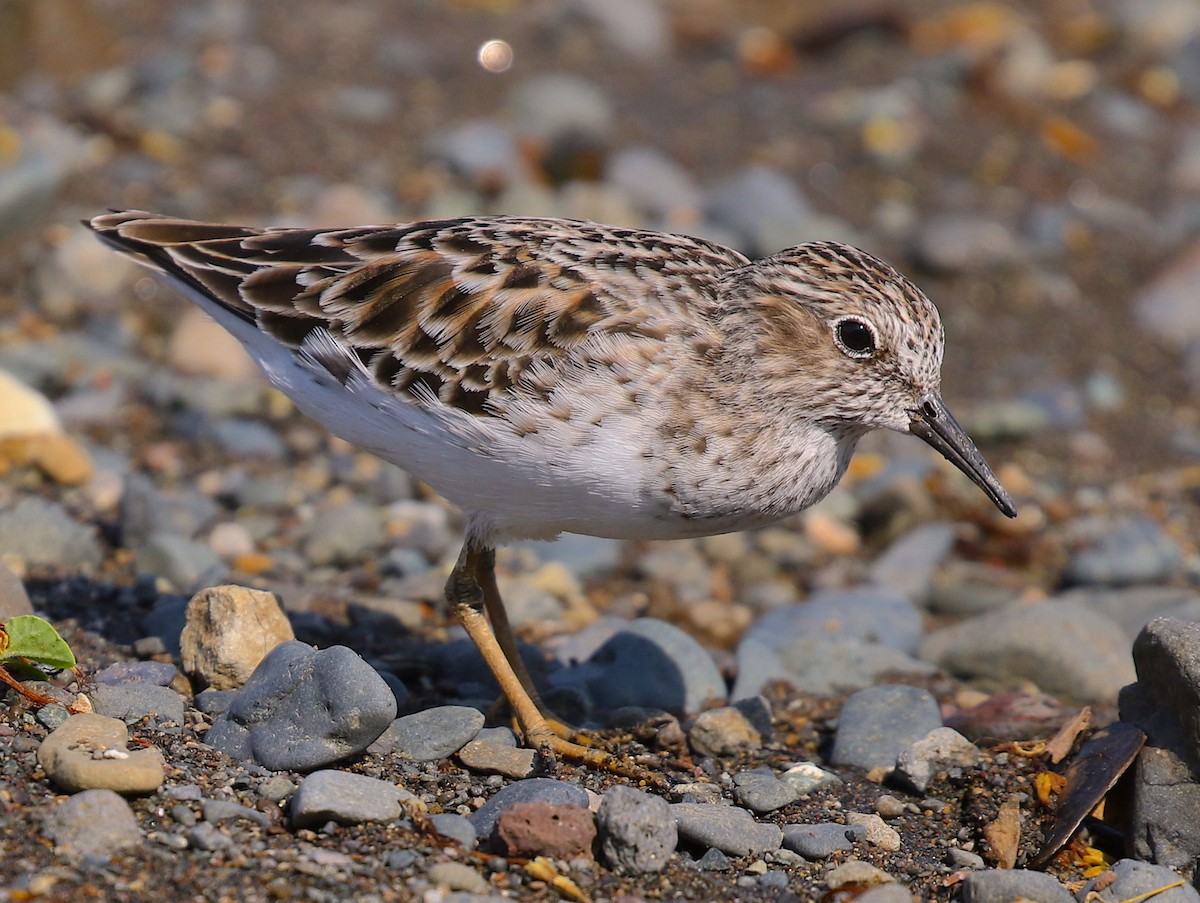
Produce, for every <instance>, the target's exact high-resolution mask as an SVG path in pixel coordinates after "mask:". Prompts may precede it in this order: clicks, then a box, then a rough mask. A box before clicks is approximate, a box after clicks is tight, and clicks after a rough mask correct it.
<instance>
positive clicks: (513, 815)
mask: <svg viewBox="0 0 1200 903" xmlns="http://www.w3.org/2000/svg"><path fill="white" fill-rule="evenodd" d="M492 833H493V836H494V837H495V839H496V842H497V843H498V845H499V848H500V851H501V852H502V853H503V854H504V855H507V856H519V857H522V858H525V859H532V858H535V857H537V856H547V857H549V858H551V859H574V858H576V857H581V856H582V857H587V858H589V859H590V858H591V855H592V843H593V842H594V841H595V839H596V823H595V819H594V818H593V817H592V813H591V812H589V811H588V809H587V807H585V806H574V805H570V804H554V803H547V802H544V801H540V800H539V801H535V802H529V803H514V804H513V805H511V806H508V807H507V808H506V809H505V810H504V811H503V812H501V813H500V814H499V816H497V818H496V824H495V827H494V828H493V831H492Z"/></svg>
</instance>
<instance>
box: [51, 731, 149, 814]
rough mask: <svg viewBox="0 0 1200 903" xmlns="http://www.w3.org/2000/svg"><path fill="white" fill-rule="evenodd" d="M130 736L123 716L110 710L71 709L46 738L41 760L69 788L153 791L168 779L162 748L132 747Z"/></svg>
mask: <svg viewBox="0 0 1200 903" xmlns="http://www.w3.org/2000/svg"><path fill="white" fill-rule="evenodd" d="M128 741H129V730H128V728H126V727H125V722H124V721H121V720H119V719H117V718H109V717H107V716H105V715H92V714H83V715H72V716H71V717H70V718H68V719H67V720H66V721H64V722H63V723H62V724H60V725H59V726H58V727H57V728H55V729H54V731H52V732H51V734H50V736H48V737H47V738H46V739H45V740H43V741H42V745H41V746H39V747H38V754H37V755H38V764H39V765H40V766H41V767H42V769H43V770H44V771H45V772H46V774H47V776H49V778H50V780H51V781H53V782H54V784H55V785H56V786H58V787H59V788H61V789H63V790H65V791H67V792H68V793H77V792H78V791H80V790H112V791H115V792H116V793H123V794H128V795H133V794H140V793H153V792H154V791H155V790H157V789H158V788H159V787H160V786H161V785H162V782H163V777H164V766H163V756H162V753H161V752H159V751H158V749H156V748H155V747H153V746H151V747H147V748H144V749H136V750H127V749H126V748H125V745H126V743H128Z"/></svg>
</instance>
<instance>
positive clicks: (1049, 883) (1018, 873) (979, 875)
mask: <svg viewBox="0 0 1200 903" xmlns="http://www.w3.org/2000/svg"><path fill="white" fill-rule="evenodd" d="M1172 874H1174V873H1172ZM1193 893H1194V891H1193ZM1111 899H1112V900H1123V899H1125V898H1124V897H1112V898H1111ZM1198 899H1200V898H1198ZM962 900H963V903H1010V901H1012V900H1037V901H1038V903H1073V901H1074V900H1075V898H1074V897H1073V896H1071V894H1070V892H1069V891H1068V890H1067V889H1066V888H1065V887H1063V886H1062V885H1061V884H1060V883H1059V882H1058V880H1057V879H1056V878H1052V877H1050V876H1049V875H1047V874H1046V873H1045V872H1033V871H1030V870H1028V869H984V870H983V871H979V872H971V873H970V874H969V875H967V876H966V877H965V878H964V879H963V882H962Z"/></svg>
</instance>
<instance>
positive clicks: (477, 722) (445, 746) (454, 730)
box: [372, 705, 485, 762]
mask: <svg viewBox="0 0 1200 903" xmlns="http://www.w3.org/2000/svg"><path fill="white" fill-rule="evenodd" d="M484 720H485V719H484V716H483V712H481V711H479V709H473V708H471V707H470V706H465V705H442V706H436V707H435V708H432V709H425V710H424V711H422V712H414V713H413V714H412V715H405V716H404V717H403V718H397V719H396V720H395V721H393V722H392V723H391V724H390V725H389V726H388V729H387V730H386V731H384V732H383V734H381V735H380V737H379V739H378V740H376V741H375V743H374V744H372V749H373V750H375V751H377V752H379V751H384V750H386V751H388V752H392V753H395V754H396V755H397V756H399V757H400V758H402V759H408V760H409V761H411V762H433V761H435V760H437V759H444V758H446V757H447V756H452V755H454V754H455V753H456V752H458V751H459V750H460V749H462V748H463V747H464V746H466V745H467V744H468V743H470V742H471V741H472V740H474V739H475V737H476V736H478V734H479V731H480V730H481V729H482V728H483V722H484Z"/></svg>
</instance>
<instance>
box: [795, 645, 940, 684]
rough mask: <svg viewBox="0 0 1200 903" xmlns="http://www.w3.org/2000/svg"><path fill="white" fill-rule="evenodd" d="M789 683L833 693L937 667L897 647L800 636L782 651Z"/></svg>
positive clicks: (921, 674)
mask: <svg viewBox="0 0 1200 903" xmlns="http://www.w3.org/2000/svg"><path fill="white" fill-rule="evenodd" d="M783 662H784V665H785V666H786V667H787V669H788V673H789V674H790V675H791V677H790V679H789V682H790V683H791V684H792V685H793V686H795V687H796V688H797V689H800V690H802V691H804V692H806V693H815V694H819V695H832V694H835V693H838V692H847V691H852V690H859V689H862V688H863V687H869V686H873V685H874V684H876V683H878V682H879V679H880V677H882V676H883V675H885V674H899V675H905V674H911V675H913V676H924V675H928V674H932V673H933V672H934V671H936V670H937V669H936V668H935V667H934V666H933V665H931V664H929V663H927V662H922V661H918V660H917V659H915V658H913V657H912V656H910V655H908V654H906V653H904V652H900V651H899V650H897V649H889V648H888V647H886V646H880V645H878V644H877V643H868V642H864V641H862V640H854V639H849V640H831V639H826V638H822V637H820V636H807V637H802V638H801V639H799V640H796V641H795V642H794V643H792V644H791V645H790V646H789V647H788V648H787V649H786V650H785V652H784V654H783Z"/></svg>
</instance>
